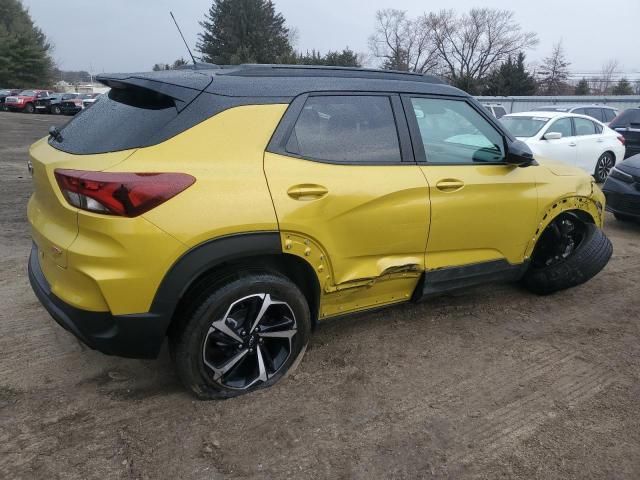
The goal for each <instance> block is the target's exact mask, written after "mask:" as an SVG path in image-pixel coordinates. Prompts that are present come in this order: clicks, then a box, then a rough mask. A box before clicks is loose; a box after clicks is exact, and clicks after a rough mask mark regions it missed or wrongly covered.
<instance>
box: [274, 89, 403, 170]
mask: <svg viewBox="0 0 640 480" xmlns="http://www.w3.org/2000/svg"><path fill="white" fill-rule="evenodd" d="M286 150H287V151H288V152H289V153H293V154H296V155H300V156H303V157H307V158H310V159H314V160H320V161H329V162H341V163H354V162H355V163H365V164H367V163H392V162H400V143H399V140H398V132H397V129H396V123H395V118H394V115H393V110H392V108H391V101H390V99H389V97H386V96H366V95H357V96H356V95H353V96H350V95H339V96H317V97H309V99H308V100H307V102H306V103H305V105H304V108H303V109H302V112H301V113H300V116H299V117H298V120H297V121H296V124H295V127H294V129H293V132H292V134H291V137H290V138H289V141H288V142H287V146H286Z"/></svg>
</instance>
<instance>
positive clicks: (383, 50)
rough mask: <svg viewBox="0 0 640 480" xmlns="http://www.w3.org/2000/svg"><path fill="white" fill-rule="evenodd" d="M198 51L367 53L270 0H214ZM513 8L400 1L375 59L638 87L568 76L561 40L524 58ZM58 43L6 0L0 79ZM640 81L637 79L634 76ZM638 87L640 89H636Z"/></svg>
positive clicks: (465, 72)
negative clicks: (302, 26)
mask: <svg viewBox="0 0 640 480" xmlns="http://www.w3.org/2000/svg"><path fill="white" fill-rule="evenodd" d="M200 26H201V28H202V31H201V33H200V34H199V35H198V41H197V45H196V51H197V52H198V53H199V55H200V60H201V61H203V62H209V63H215V64H219V65H234V64H240V63H271V64H298V65H331V66H344V67H359V66H362V65H363V63H365V57H366V56H365V55H363V54H359V53H356V52H354V51H353V50H351V49H350V48H349V47H345V48H343V49H342V50H339V51H329V52H325V53H322V52H320V51H317V50H311V51H305V52H302V51H299V50H296V49H295V48H294V45H295V38H296V34H297V31H296V30H295V28H291V27H290V26H288V25H287V23H286V20H285V18H284V16H283V15H282V14H281V13H279V12H277V11H276V8H275V5H274V3H273V1H272V0H213V1H212V4H211V7H210V8H209V10H208V12H206V14H205V16H204V19H203V20H202V21H201V22H200ZM538 43H539V42H538V37H537V35H536V34H535V33H534V32H528V31H525V30H524V29H523V28H522V27H521V25H520V24H519V23H518V22H517V21H516V20H515V16H514V12H512V11H510V10H500V9H494V8H473V9H471V10H469V11H468V12H462V13H460V12H456V11H455V10H451V9H449V10H440V11H438V12H425V13H423V14H422V15H419V16H417V17H411V16H409V15H408V13H407V12H405V11H402V10H397V9H384V10H380V11H378V12H377V13H376V17H375V24H374V29H373V33H372V35H371V36H370V38H369V54H370V56H369V62H368V63H371V62H374V63H377V65H376V66H378V67H380V68H384V69H390V70H401V71H410V72H419V73H431V74H435V75H438V76H441V77H443V78H445V79H446V80H448V82H449V83H450V84H452V85H454V86H456V87H459V88H461V89H463V90H465V91H467V92H469V93H471V94H475V95H482V94H484V95H535V94H541V95H571V94H577V95H588V94H614V95H627V94H633V93H634V88H633V86H632V85H631V83H630V82H629V81H628V80H626V79H624V78H622V79H620V80H619V81H617V82H614V81H613V80H612V79H613V77H614V75H615V74H616V72H617V69H618V65H617V62H615V61H610V62H607V64H605V65H604V66H603V68H602V72H601V75H599V76H598V77H597V78H596V79H587V78H584V79H582V80H580V81H579V82H578V83H577V85H575V86H573V85H571V84H570V82H569V73H570V72H569V66H570V63H569V61H568V60H567V58H566V55H565V53H564V49H563V46H562V43H561V42H559V43H557V44H555V45H554V47H553V49H552V51H551V52H550V54H549V56H547V57H545V58H544V59H543V60H542V61H541V62H540V64H539V65H533V66H532V65H528V64H527V61H526V52H527V51H528V50H531V49H532V48H534V47H536V46H537V45H538ZM51 51H52V46H51V44H50V43H49V42H48V40H47V38H46V36H45V35H44V33H43V32H42V31H41V30H40V29H39V28H38V27H37V26H36V25H34V23H33V21H32V20H31V18H30V16H29V13H28V11H27V10H26V9H25V8H24V6H23V5H22V3H21V1H20V0H0V86H2V87H21V86H25V85H49V84H50V82H52V81H53V79H54V78H56V79H59V78H61V77H64V73H65V72H60V71H59V70H57V69H56V68H55V65H54V62H53V60H52V58H51ZM187 63H188V62H187V60H185V59H184V58H179V59H177V60H175V61H174V62H172V63H156V64H155V65H154V66H153V70H156V71H157V70H171V69H175V68H179V67H181V66H183V65H185V64H187ZM636 88H640V85H638V86H637V87H636ZM637 93H640V92H637Z"/></svg>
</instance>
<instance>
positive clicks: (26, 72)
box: [0, 0, 53, 88]
mask: <svg viewBox="0 0 640 480" xmlns="http://www.w3.org/2000/svg"><path fill="white" fill-rule="evenodd" d="M50 50H51V45H50V44H49V43H48V42H47V38H46V37H45V35H44V33H42V30H40V29H39V28H38V27H36V26H35V25H34V24H33V21H32V20H31V17H30V16H29V12H28V11H27V10H26V9H25V8H24V6H23V5H22V3H21V2H20V1H19V0H0V85H2V86H3V87H8V88H21V87H26V86H47V85H49V84H50V83H51V80H52V73H53V61H52V60H51V56H50Z"/></svg>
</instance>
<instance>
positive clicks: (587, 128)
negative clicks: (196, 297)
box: [573, 117, 596, 136]
mask: <svg viewBox="0 0 640 480" xmlns="http://www.w3.org/2000/svg"><path fill="white" fill-rule="evenodd" d="M573 121H574V123H575V126H576V135H578V136H582V135H595V133H596V124H595V123H593V122H592V121H591V120H587V119H586V118H579V117H574V118H573Z"/></svg>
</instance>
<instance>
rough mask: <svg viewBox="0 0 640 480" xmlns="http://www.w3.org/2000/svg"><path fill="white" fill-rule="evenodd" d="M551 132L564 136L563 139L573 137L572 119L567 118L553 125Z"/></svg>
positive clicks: (549, 130)
mask: <svg viewBox="0 0 640 480" xmlns="http://www.w3.org/2000/svg"><path fill="white" fill-rule="evenodd" d="M549 132H558V133H561V134H562V137H563V138H564V137H573V132H572V130H571V118H569V117H565V118H561V119H559V120H556V121H555V122H553V124H552V125H551V126H550V127H549V129H548V130H547V133H549Z"/></svg>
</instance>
